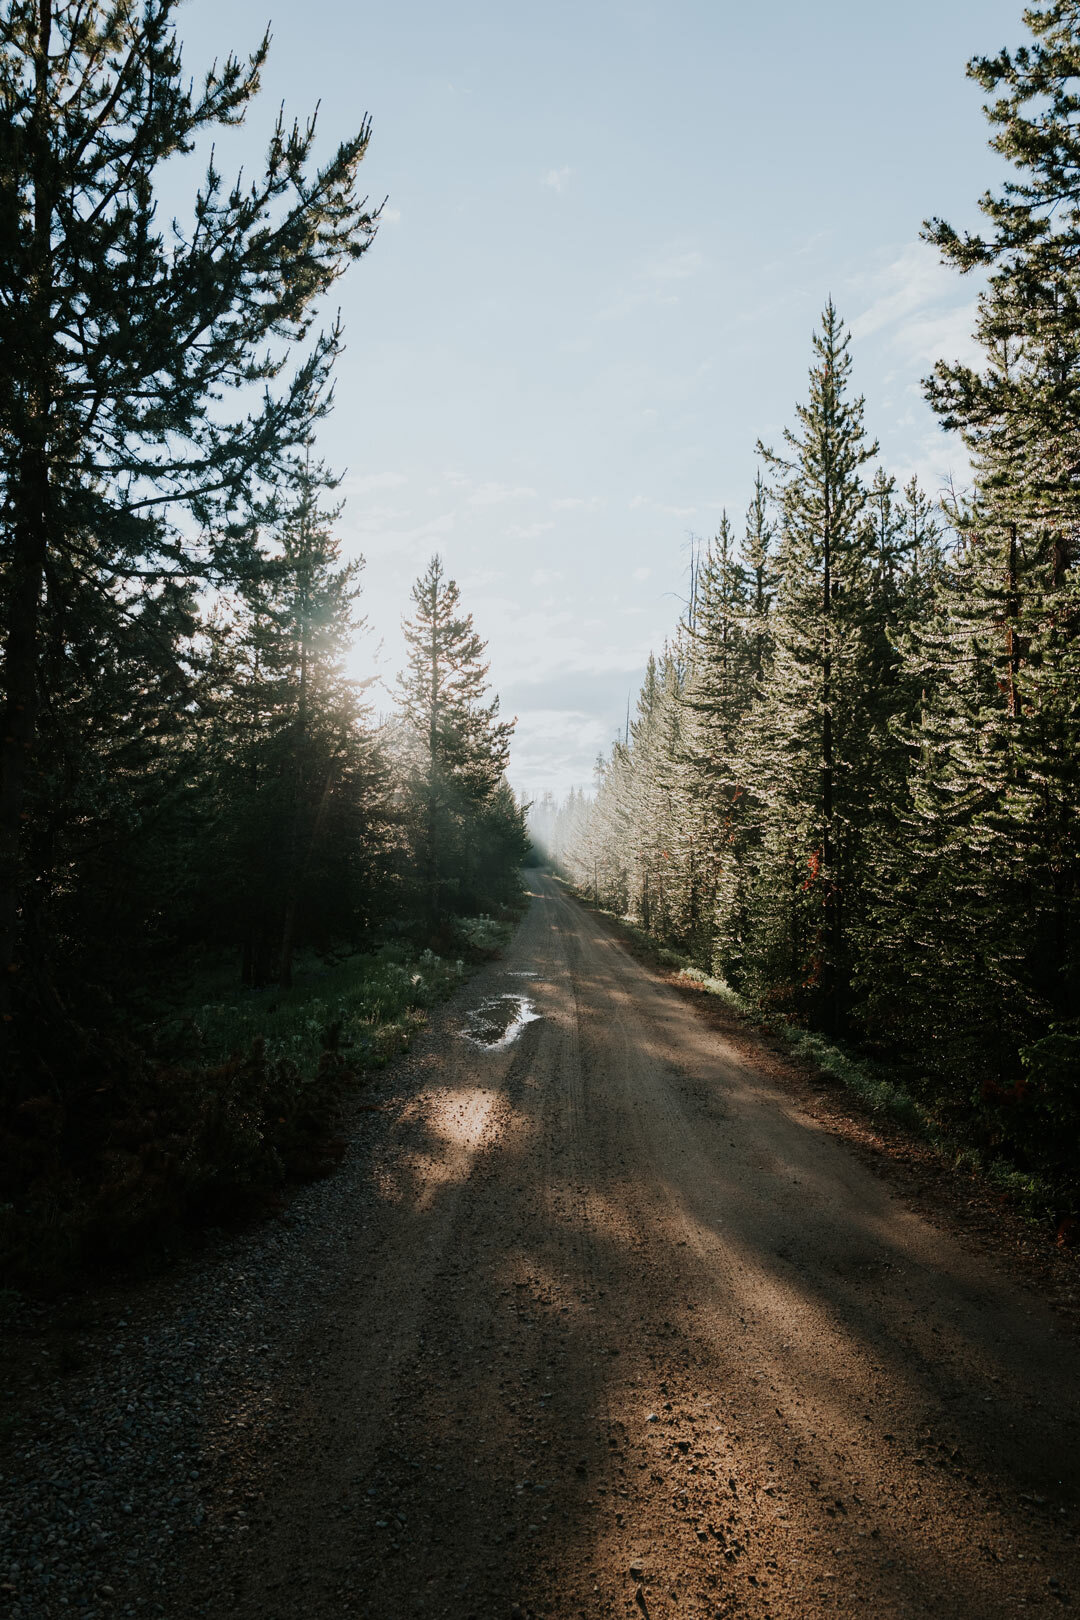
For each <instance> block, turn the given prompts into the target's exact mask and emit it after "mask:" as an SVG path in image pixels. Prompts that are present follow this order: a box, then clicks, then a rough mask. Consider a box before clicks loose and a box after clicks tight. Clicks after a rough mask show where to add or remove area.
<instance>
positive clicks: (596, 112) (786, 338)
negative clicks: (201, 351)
mask: <svg viewBox="0 0 1080 1620" xmlns="http://www.w3.org/2000/svg"><path fill="white" fill-rule="evenodd" d="M1020 11H1021V4H1020V0H1009V3H1004V0H906V3H905V4H904V5H903V6H896V5H888V4H885V3H884V0H870V3H868V0H817V3H816V4H814V5H808V4H806V3H805V0H772V3H770V4H768V5H763V4H750V3H747V0H742V3H739V4H735V3H733V0H663V3H662V4H652V3H636V0H625V3H624V0H574V3H565V0H548V3H546V4H544V5H542V6H541V5H525V4H522V3H520V0H455V3H454V4H453V5H447V4H446V3H445V0H441V3H437V0H394V3H393V4H386V3H383V4H381V5H378V6H375V5H369V4H363V3H360V4H356V3H348V0H303V4H301V3H299V0H286V3H284V4H282V3H281V0H279V5H278V7H277V8H276V11H274V10H271V7H270V0H188V3H187V4H186V5H185V6H183V7H182V8H181V10H180V12H179V13H178V21H179V29H180V34H181V38H182V40H183V42H184V59H185V65H186V66H187V67H188V69H189V70H191V71H192V72H196V73H197V72H199V71H200V70H201V69H202V68H203V67H204V66H205V65H206V64H207V63H208V62H209V61H210V60H211V59H212V58H213V57H214V56H215V55H217V56H221V55H223V54H225V53H226V52H228V51H229V50H236V51H241V50H246V49H250V48H251V47H252V46H253V45H254V44H255V42H256V41H257V39H258V37H260V35H261V33H262V30H263V29H264V28H265V27H266V25H267V24H268V23H270V24H271V27H272V34H273V47H272V52H271V57H270V62H269V66H268V68H267V71H266V73H265V76H264V81H263V92H262V94H261V95H260V97H259V98H258V100H257V101H256V102H255V103H254V105H253V107H252V109H251V111H250V113H249V115H248V119H247V123H246V125H245V127H244V128H243V129H242V130H239V131H234V132H226V135H225V137H224V138H223V139H222V140H220V141H219V143H218V160H219V163H220V164H221V166H222V167H223V168H224V169H225V171H226V172H229V169H230V165H231V166H232V167H236V166H238V165H239V164H241V163H242V164H244V165H245V167H250V165H251V164H252V163H254V162H256V161H257V158H258V154H259V152H260V151H261V149H262V148H263V147H264V145H265V141H266V138H267V136H268V134H269V131H270V129H271V127H272V124H273V121H274V117H275V115H276V111H277V108H278V106H279V104H282V103H284V106H285V109H286V112H287V113H288V114H290V115H296V116H300V117H306V116H307V115H308V114H310V112H311V111H312V110H313V109H314V107H315V106H316V104H318V105H319V132H320V133H319V142H320V147H319V149H320V150H321V151H322V152H324V153H329V152H330V151H331V150H332V148H333V146H334V144H335V143H336V142H337V140H339V139H341V138H343V137H344V136H346V135H348V134H351V133H352V132H353V131H355V129H356V128H357V127H358V125H359V123H360V122H361V120H362V119H363V118H364V116H365V115H368V116H370V119H371V127H372V138H371V144H370V147H369V150H368V154H367V157H366V158H365V161H364V166H363V171H364V178H365V184H366V186H367V189H368V191H369V195H370V197H371V200H372V202H373V203H375V202H381V201H382V200H383V199H384V198H385V199H386V203H385V207H384V210H383V214H382V220H381V224H380V228H379V232H378V235H377V237H376V239H375V242H374V244H373V245H372V247H371V249H370V251H369V252H368V253H367V254H366V255H365V256H364V257H363V258H362V259H361V260H360V262H359V263H358V264H356V265H355V266H354V267H353V268H352V269H351V270H350V271H349V272H348V275H347V276H346V277H345V279H344V280H343V281H341V282H339V283H338V285H337V287H336V288H335V290H334V295H333V300H332V302H333V305H334V306H335V307H339V308H340V311H341V315H342V318H343V321H344V326H345V334H346V352H345V354H344V356H343V357H342V359H341V361H340V363H339V366H338V372H337V387H336V407H335V410H334V413H333V415H332V417H331V418H330V419H329V420H328V421H327V422H326V423H325V424H324V425H323V427H322V428H321V430H320V438H319V444H320V451H321V453H322V455H323V456H324V458H325V459H326V460H327V461H328V462H329V464H330V465H331V466H332V467H334V468H335V469H337V470H338V471H339V472H342V473H344V480H343V485H342V492H343V494H344V495H345V497H346V506H345V510H344V512H343V514H342V517H341V519H340V522H339V528H340V533H341V538H342V542H343V546H344V550H345V551H346V553H347V554H348V555H349V556H357V555H362V556H363V557H364V558H365V562H366V566H365V571H364V586H365V597H364V605H365V608H366V612H367V615H368V619H369V623H370V632H369V634H368V635H366V636H365V637H363V638H362V639H361V640H360V641H359V642H358V644H357V646H356V648H355V651H354V666H355V672H356V674H357V675H358V676H360V677H365V676H367V675H369V674H371V673H375V672H379V673H381V674H382V676H383V677H384V682H383V684H382V685H381V686H380V687H378V688H376V690H377V691H378V692H379V694H380V695H379V697H378V699H377V701H378V702H379V703H380V704H381V705H384V706H386V707H388V706H389V704H390V702H391V696H392V691H393V686H394V674H395V672H396V670H397V669H398V668H399V667H400V664H401V662H402V657H401V647H402V643H401V636H400V621H401V616H402V613H403V612H404V611H406V609H407V607H408V595H409V589H410V586H411V583H412V581H413V580H414V579H415V578H416V577H417V575H418V574H419V573H421V571H422V570H423V568H424V567H425V566H426V564H427V561H428V559H429V558H430V556H431V554H432V553H433V552H434V551H439V552H441V554H442V555H443V557H444V559H445V561H446V564H447V568H448V570H449V572H450V574H451V575H452V576H453V577H454V578H456V579H457V581H458V583H459V585H460V587H461V591H462V596H463V601H464V605H465V606H466V607H467V608H468V609H469V610H470V611H471V612H472V613H473V615H474V618H475V622H476V627H477V629H478V630H479V631H480V633H481V634H482V635H483V636H484V637H485V638H486V640H487V642H488V656H489V658H490V661H491V681H492V684H493V686H494V687H495V689H496V690H497V691H498V692H499V694H500V697H501V701H502V710H503V713H504V714H507V715H516V716H517V720H518V724H517V730H516V734H515V742H514V748H513V754H512V759H511V767H510V774H511V779H512V781H513V782H514V785H515V787H517V788H518V789H519V790H521V791H523V792H527V793H529V794H531V795H535V794H539V793H541V792H543V791H544V790H545V789H548V788H550V789H551V790H552V791H554V792H556V793H558V794H562V793H565V792H566V791H567V790H568V789H569V788H570V787H571V786H572V785H578V786H583V787H586V788H587V787H588V786H589V785H590V782H591V779H592V768H593V764H594V761H595V758H596V755H597V753H598V752H599V751H601V750H604V749H606V748H607V747H608V746H609V745H610V742H611V740H612V738H613V737H614V736H615V735H616V733H617V732H618V730H619V729H620V727H621V725H622V722H623V719H624V716H625V712H626V704H627V697H628V694H630V693H635V694H636V691H637V687H638V685H639V683H640V679H641V674H642V670H643V667H644V664H645V661H646V659H647V657H648V654H649V651H650V649H656V650H659V648H660V647H661V646H662V644H663V641H664V639H665V637H666V636H667V635H668V634H669V633H670V631H671V629H672V627H673V625H674V623H675V621H676V618H677V615H678V613H679V611H680V603H681V600H682V598H683V597H684V596H685V593H686V585H687V567H688V562H689V555H690V537H691V535H695V536H698V537H707V536H709V535H710V534H712V533H714V532H715V530H716V527H717V525H718V523H719V521H720V517H721V513H722V512H723V511H724V510H725V509H726V510H727V511H728V513H729V514H730V516H731V518H732V520H733V522H734V523H735V524H736V527H737V528H741V524H742V517H743V514H744V512H745V509H746V506H747V504H748V502H749V499H750V493H751V489H752V485H753V480H754V475H755V471H756V459H755V445H756V443H757V441H758V440H759V439H761V440H763V441H764V442H765V443H766V444H775V443H776V442H777V441H779V439H780V437H781V434H782V432H783V429H784V427H785V425H787V424H789V423H790V422H791V421H792V418H793V413H794V406H795V404H796V403H797V402H798V401H799V400H800V399H801V398H802V397H803V396H804V393H805V388H806V373H807V369H808V366H809V363H810V340H811V335H812V333H813V330H814V328H815V326H816V324H817V321H818V318H819V315H820V311H821V309H822V306H823V305H824V303H825V301H826V299H827V298H828V297H829V296H830V295H831V296H832V297H833V299H834V300H835V302H836V304H837V306H838V308H839V310H840V313H841V315H842V316H843V317H844V319H845V320H846V321H847V323H848V325H849V326H850V328H851V330H852V335H853V356H854V383H855V387H856V388H857V389H858V391H859V392H860V393H863V394H865V395H866V402H867V410H866V420H867V426H868V429H869V431H870V433H871V434H872V435H873V436H874V437H876V438H878V439H879V440H880V443H881V455H882V463H883V465H884V466H885V467H886V468H887V469H888V470H889V471H890V472H892V473H893V474H895V475H896V476H897V477H898V478H899V479H901V480H905V479H906V478H907V477H908V476H910V474H911V473H912V472H915V473H917V474H918V476H919V477H920V479H921V480H922V481H923V482H924V484H925V487H926V488H927V490H928V491H929V492H930V493H931V494H936V493H937V492H938V491H939V490H940V489H941V488H942V487H943V485H944V483H945V482H946V480H947V479H948V478H949V477H950V476H952V477H955V478H956V479H958V480H960V481H963V479H964V477H965V474H966V466H965V462H964V457H963V451H962V447H960V446H959V444H958V443H957V442H956V441H955V440H953V439H950V438H949V437H947V436H946V435H945V434H943V433H942V432H941V430H940V429H939V428H938V426H937V424H936V422H935V420H934V418H933V417H932V415H931V413H930V412H929V410H928V408H927V407H926V405H925V403H924V402H923V399H922V392H921V387H920V379H921V378H923V377H924V376H925V375H926V373H927V372H928V371H929V370H930V368H931V367H932V365H933V363H934V361H935V360H936V359H938V358H939V357H944V358H950V359H959V358H967V359H972V358H974V355H975V351H974V349H973V346H972V344H971V340H970V331H971V325H972V309H973V302H974V297H975V293H976V289H975V288H974V287H973V286H972V285H971V284H970V283H969V282H968V281H966V280H964V279H963V278H961V277H958V276H957V275H956V273H955V272H954V271H951V270H948V269H945V268H944V267H942V266H940V265H939V264H938V262H937V259H936V255H935V254H934V252H933V251H932V249H930V248H929V247H927V246H926V245H925V244H923V243H921V242H920V240H919V231H920V226H921V223H922V221H923V220H924V219H925V218H926V217H928V216H931V215H940V216H942V217H944V218H946V219H948V220H949V221H950V222H951V223H952V224H954V225H956V226H958V227H965V226H966V227H972V226H974V225H975V224H976V223H977V220H978V212H977V206H976V205H977V199H978V197H979V195H980V194H981V193H982V192H984V191H985V190H986V189H987V187H988V186H991V185H994V184H996V183H997V181H998V179H999V177H1000V173H1001V169H1000V163H999V160H998V159H997V158H996V157H995V155H994V154H993V153H992V152H991V151H990V150H989V149H988V147H987V133H988V126H987V125H986V122H985V119H984V117H983V115H982V112H981V110H980V105H981V92H980V91H979V89H978V87H977V86H976V85H974V84H973V83H972V82H971V81H969V80H968V79H967V78H966V77H965V73H964V67H965V63H966V61H967V60H968V58H969V57H971V56H972V55H974V54H976V53H982V54H987V53H991V52H993V51H995V50H997V49H998V48H999V47H1000V46H1002V45H1004V44H1009V45H1015V44H1017V43H1019V42H1020V40H1021V39H1022V37H1023V34H1024V30H1023V28H1022V25H1021V22H1020ZM327 313H328V315H329V314H332V313H333V309H330V310H328V312H327Z"/></svg>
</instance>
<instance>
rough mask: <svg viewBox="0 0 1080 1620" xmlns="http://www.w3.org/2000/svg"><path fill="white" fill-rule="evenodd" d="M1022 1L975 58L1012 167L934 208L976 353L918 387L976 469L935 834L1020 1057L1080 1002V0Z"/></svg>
mask: <svg viewBox="0 0 1080 1620" xmlns="http://www.w3.org/2000/svg"><path fill="white" fill-rule="evenodd" d="M1024 17H1025V22H1026V23H1027V25H1028V27H1029V29H1030V31H1031V34H1032V42H1031V43H1030V44H1027V45H1024V46H1022V47H1021V48H1020V49H1019V50H1017V51H1016V52H1015V53H1010V52H1009V51H1004V50H1003V51H1001V52H1000V53H999V54H998V55H997V56H995V57H989V58H986V57H979V58H976V59H975V60H974V61H972V62H971V63H970V64H969V69H968V71H969V74H970V75H971V76H972V77H973V78H974V79H975V80H976V81H977V82H978V83H979V84H980V85H981V86H982V87H983V88H984V89H985V90H987V91H988V92H990V93H991V94H992V95H993V97H994V99H993V101H992V102H991V103H990V104H989V105H988V106H987V108H986V113H987V117H988V119H989V121H990V123H991V126H992V127H993V129H994V131H995V134H994V136H993V139H992V142H991V144H992V145H993V146H994V147H995V149H996V150H997V151H998V152H999V153H1000V154H1001V155H1002V156H1003V157H1005V158H1006V159H1007V160H1008V161H1009V162H1010V163H1011V165H1012V166H1013V168H1014V170H1015V171H1016V177H1015V178H1013V179H1010V180H1008V181H1007V182H1006V183H1005V184H1004V186H1002V187H1001V189H1000V190H999V192H997V193H996V194H994V193H990V194H987V195H986V196H984V197H983V198H982V199H981V201H980V207H981V209H982V211H983V214H984V216H985V218H986V221H987V228H986V230H985V231H984V232H981V233H978V234H974V235H964V236H960V235H959V234H958V233H957V232H955V231H954V230H953V229H952V228H951V227H950V226H949V225H947V224H946V223H944V222H943V221H941V220H935V221H932V222H931V223H930V224H929V225H928V226H927V234H928V236H929V238H930V240H932V241H933V242H934V243H935V244H936V245H937V246H938V248H939V249H940V250H941V252H942V255H943V257H944V258H945V259H946V261H948V262H950V263H952V264H954V265H955V266H956V267H957V268H958V269H959V270H961V271H969V270H972V269H976V268H978V269H982V270H983V271H985V272H986V273H987V285H986V288H985V290H984V292H983V293H982V295H981V297H980V300H979V312H978V320H977V324H976V336H977V338H978V339H979V341H980V343H981V345H982V347H983V351H984V355H985V366H984V369H983V370H981V371H976V370H973V369H972V368H970V367H965V366H959V365H947V364H942V365H939V366H938V367H937V369H936V371H935V374H934V377H933V378H932V379H931V381H930V383H929V385H928V389H929V397H930V400H931V403H932V404H933V405H934V407H935V409H936V410H937V411H938V412H939V414H940V415H941V417H942V420H943V422H944V423H945V425H946V426H948V427H954V428H957V429H959V431H960V432H961V434H962V436H963V438H964V441H965V444H966V445H967V447H968V450H969V453H970V455H971V458H972V463H973V466H974V470H975V478H976V498H975V500H974V501H973V502H972V503H970V505H969V506H968V507H967V508H966V509H962V510H960V511H959V512H958V514H957V519H958V525H959V529H960V533H961V537H962V542H963V566H962V570H961V571H960V573H959V574H958V575H957V577H956V581H955V583H956V586H957V589H956V590H954V591H953V592H952V593H951V602H952V607H951V611H950V614H949V622H948V625H947V627H946V631H945V633H946V636H947V639H948V643H949V647H950V650H951V657H950V659H949V660H948V663H947V665H946V670H945V674H944V677H943V679H942V681H941V683H940V684H941V691H940V694H939V700H938V709H937V712H938V713H939V715H940V725H941V727H942V728H943V729H944V730H945V731H946V732H947V733H948V734H950V736H951V744H952V745H951V747H950V748H949V749H948V752H947V753H945V752H943V751H939V752H938V756H937V758H936V760H935V765H936V766H937V768H938V770H939V771H940V773H942V775H943V781H942V783H941V792H942V794H943V796H944V802H943V804H942V808H941V813H942V815H943V816H944V817H945V818H946V823H951V831H946V827H945V826H944V825H942V824H941V822H940V821H939V820H938V818H937V817H935V818H934V819H935V832H934V841H935V843H940V842H942V841H943V842H945V843H946V844H956V845H959V844H963V845H965V846H966V848H967V850H968V852H969V854H970V856H971V861H972V863H973V864H972V865H971V866H970V868H965V869H966V870H967V871H968V878H967V883H966V885H965V888H966V892H967V895H968V904H969V906H970V907H972V908H975V909H977V910H978V911H979V912H981V913H982V914H983V915H984V918H985V921H986V924H987V926H986V927H985V928H984V930H983V933H984V938H985V940H986V942H987V943H986V953H987V954H986V973H987V978H988V981H989V982H991V983H992V984H993V985H994V993H995V995H996V996H997V997H998V998H1000V1000H1001V1001H1002V1002H1003V1004H1004V1007H1005V1009H1006V1016H1007V1018H1008V1021H1009V1024H1010V1027H1011V1029H1012V1036H1011V1038H1010V1041H1009V1042H1007V1043H1006V1044H1005V1047H1004V1049H1002V1048H1001V1046H1000V1045H999V1052H1000V1051H1002V1050H1004V1054H1005V1059H1006V1061H1010V1060H1011V1062H1012V1063H1013V1064H1014V1065H1015V1063H1016V1061H1017V1055H1016V1052H1017V1044H1018V1041H1019V1040H1020V1038H1021V1036H1022V1031H1023V1030H1024V1029H1025V1028H1027V1029H1031V1028H1033V1027H1035V1026H1036V1024H1037V1017H1038V1010H1039V1009H1040V1008H1041V1009H1049V1010H1050V1011H1052V1012H1053V1013H1055V1014H1056V1015H1057V1016H1058V1017H1069V1016H1075V1014H1076V1009H1077V1007H1078V1006H1080V830H1078V825H1077V813H1076V807H1077V804H1078V803H1080V763H1078V762H1080V699H1078V695H1077V694H1078V693H1080V544H1078V539H1077V537H1078V535H1080V493H1078V486H1077V481H1076V471H1075V469H1076V464H1077V454H1078V447H1080V261H1078V249H1080V135H1078V133H1077V126H1076V108H1077V104H1078V103H1077V90H1076V85H1077V79H1078V77H1080V74H1078V63H1080V6H1078V5H1077V4H1076V3H1067V0H1060V3H1057V4H1052V5H1047V6H1042V7H1037V8H1035V7H1033V8H1030V9H1029V10H1028V11H1026V12H1025V14H1024ZM924 757H925V755H924ZM926 791H927V792H931V791H934V790H933V789H932V788H931V787H927V789H926ZM928 813H929V807H928ZM958 859H959V856H958ZM1025 1008H1026V1011H1025V1010H1024V1009H1025Z"/></svg>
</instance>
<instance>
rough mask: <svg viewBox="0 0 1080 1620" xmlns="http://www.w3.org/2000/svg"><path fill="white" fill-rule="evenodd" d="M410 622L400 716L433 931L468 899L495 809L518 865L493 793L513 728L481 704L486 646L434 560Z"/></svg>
mask: <svg viewBox="0 0 1080 1620" xmlns="http://www.w3.org/2000/svg"><path fill="white" fill-rule="evenodd" d="M412 603H413V614H412V616H411V617H410V618H407V619H406V620H405V621H404V625H403V628H404V631H405V642H406V646H407V649H408V665H407V667H406V670H405V671H404V673H403V674H402V676H401V677H400V683H399V684H400V711H401V716H402V720H403V723H404V728H405V733H406V739H407V750H408V753H407V763H408V770H409V798H410V802H411V822H412V829H413V832H412V836H413V841H414V848H415V851H416V857H417V863H418V867H419V887H420V893H421V896H422V905H423V909H424V912H425V914H426V916H427V919H428V922H429V925H430V926H431V927H432V928H438V926H439V925H440V923H441V922H442V921H443V919H444V918H445V916H446V914H447V912H448V911H449V910H450V909H451V906H450V901H451V899H452V898H453V899H456V901H457V905H458V908H459V909H460V908H461V906H462V905H463V903H466V902H467V901H468V899H469V898H470V897H471V896H472V895H474V894H475V892H476V889H477V885H478V879H479V871H478V867H477V854H478V846H477V844H476V843H475V842H473V841H471V840H470V833H471V832H475V831H476V829H477V827H478V822H479V819H480V818H482V817H485V816H487V817H490V816H491V815H492V814H493V812H494V809H495V807H496V805H499V806H500V807H501V809H502V812H503V815H504V816H505V817H506V818H508V821H509V823H510V824H511V825H513V826H514V827H515V828H516V837H517V858H516V860H515V862H514V865H515V866H516V864H517V862H518V861H520V860H521V859H522V858H523V857H524V853H525V832H524V822H523V818H522V816H521V813H520V809H519V807H517V806H516V805H514V807H513V810H512V812H511V808H510V804H509V803H508V802H507V801H506V799H505V796H503V795H501V794H500V791H499V790H500V789H501V787H502V784H503V773H504V771H505V769H506V764H507V761H508V759H509V751H510V736H511V733H512V731H513V721H505V720H500V719H499V717H498V715H499V700H498V698H497V697H495V698H491V699H488V698H487V696H486V694H487V689H488V680H487V676H488V666H487V664H486V663H484V662H483V655H484V649H485V646H486V643H485V642H484V641H482V640H481V638H480V636H479V635H478V634H477V632H476V630H475V629H474V628H473V619H472V614H469V613H464V612H462V609H461V593H460V591H459V590H458V587H457V584H456V582H455V581H454V580H452V579H448V578H447V575H446V570H445V568H444V566H443V562H442V558H441V557H439V556H437V555H436V556H434V557H432V559H431V562H430V563H429V564H428V567H427V569H426V570H425V572H424V573H423V574H422V575H421V576H420V578H419V579H418V580H417V581H416V583H415V585H414V586H413V589H412Z"/></svg>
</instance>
